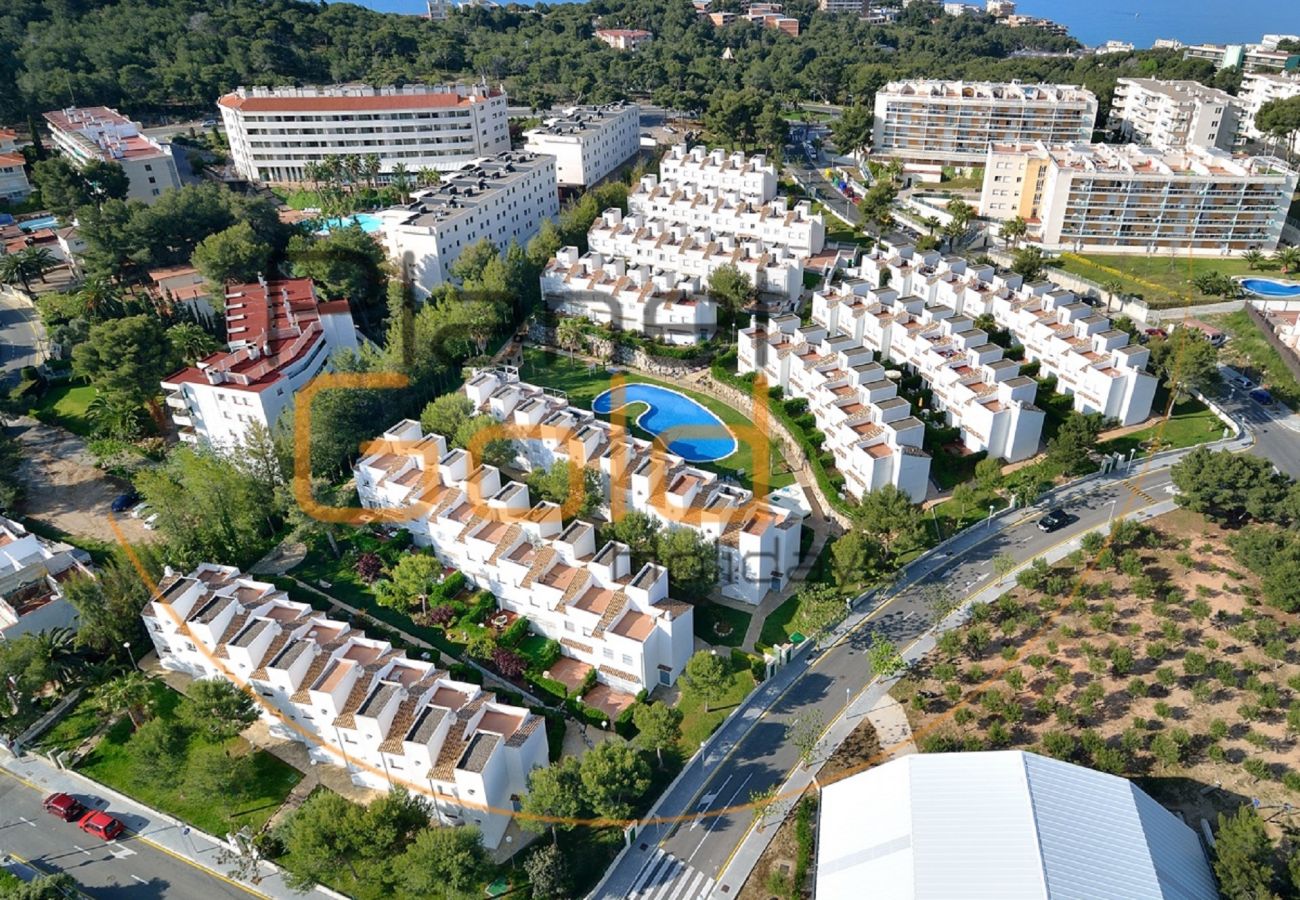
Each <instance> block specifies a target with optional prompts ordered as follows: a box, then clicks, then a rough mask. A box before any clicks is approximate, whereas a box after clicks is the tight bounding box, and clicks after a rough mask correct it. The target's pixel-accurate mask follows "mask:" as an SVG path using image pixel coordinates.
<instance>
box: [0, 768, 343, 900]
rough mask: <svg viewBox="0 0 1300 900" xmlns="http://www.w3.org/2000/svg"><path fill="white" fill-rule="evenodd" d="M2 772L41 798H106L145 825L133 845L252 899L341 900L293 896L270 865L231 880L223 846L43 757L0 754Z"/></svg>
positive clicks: (321, 893)
mask: <svg viewBox="0 0 1300 900" xmlns="http://www.w3.org/2000/svg"><path fill="white" fill-rule="evenodd" d="M0 766H3V767H4V769H5V770H6V771H8V772H9V773H11V774H12V775H14V776H15V777H17V778H18V779H19V780H21V781H23V782H24V783H25V784H27V785H28V786H29V787H32V788H34V789H36V790H38V791H41V792H42V793H47V794H49V793H55V792H57V791H64V792H67V793H73V794H92V795H95V796H100V797H107V798H108V799H109V801H110V805H111V808H112V810H113V813H114V814H115V815H117V816H118V817H119V818H122V819H123V820H124V821H128V822H131V823H133V824H134V823H136V822H139V823H143V824H141V825H139V826H137V827H136V829H135V830H134V832H130V831H129V832H128V833H133V835H134V837H135V839H136V840H140V841H143V842H144V843H146V844H148V845H150V846H151V847H153V848H154V849H156V850H160V851H162V852H163V853H166V854H167V855H168V856H171V857H174V858H175V859H176V860H177V861H178V862H180V863H183V864H185V865H190V866H195V867H196V868H199V869H204V870H206V871H207V872H208V874H210V875H211V876H212V877H214V878H219V879H221V880H222V881H224V882H226V883H227V884H231V885H234V886H236V887H239V888H240V889H242V890H244V891H247V892H248V893H250V894H253V895H254V896H258V897H272V898H277V900H279V898H283V900H293V898H300V897H308V898H313V900H327V898H333V900H339V898H340V897H342V895H341V894H337V893H335V892H334V891H331V890H329V889H327V888H321V887H317V888H316V889H314V890H312V891H309V892H307V893H299V892H298V891H294V890H292V889H291V888H290V887H289V886H288V885H287V884H286V883H285V881H284V876H283V875H282V873H281V872H280V869H279V867H278V866H275V865H273V864H272V863H269V862H263V863H261V864H260V865H259V867H258V870H259V873H260V875H261V878H260V880H259V881H258V883H257V884H253V883H252V882H249V881H246V880H244V879H240V878H234V877H232V876H230V875H229V874H227V870H228V869H229V867H228V866H222V865H221V864H220V863H218V862H217V855H218V852H219V851H220V850H221V849H223V848H224V847H225V846H226V845H225V842H224V841H221V840H218V839H217V838H215V837H213V836H212V835H208V834H204V833H203V832H201V831H199V830H198V829H196V828H191V827H190V826H187V825H185V824H184V823H182V822H180V821H178V820H176V819H173V818H172V817H171V816H168V815H166V814H165V813H161V812H159V811H157V810H155V809H151V808H149V807H147V806H144V805H142V804H140V803H137V802H135V801H134V800H132V799H131V798H129V797H127V796H124V795H123V794H119V793H118V792H117V791H114V790H112V789H111V788H108V787H105V786H104V785H102V784H100V783H99V782H97V781H93V780H92V779H90V778H86V777H85V776H84V775H78V774H77V773H76V772H73V771H71V770H68V769H59V768H56V767H55V766H54V765H52V764H51V763H49V762H47V761H46V760H45V759H44V758H43V757H40V756H35V755H31V754H29V755H26V756H23V757H12V756H10V755H9V754H8V753H7V752H6V751H4V750H0Z"/></svg>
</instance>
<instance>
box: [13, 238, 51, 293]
mask: <svg viewBox="0 0 1300 900" xmlns="http://www.w3.org/2000/svg"><path fill="white" fill-rule="evenodd" d="M18 256H19V258H20V259H22V260H23V263H24V264H25V265H26V266H27V271H28V272H29V273H30V274H32V275H35V276H36V277H37V278H39V279H40V280H41V284H45V283H46V282H45V273H46V272H48V271H50V269H53V268H55V267H56V266H58V265H59V258H58V257H57V256H55V255H54V254H53V253H51V252H50V251H49V249H48V248H45V247H28V248H27V249H26V250H21V251H19V253H18Z"/></svg>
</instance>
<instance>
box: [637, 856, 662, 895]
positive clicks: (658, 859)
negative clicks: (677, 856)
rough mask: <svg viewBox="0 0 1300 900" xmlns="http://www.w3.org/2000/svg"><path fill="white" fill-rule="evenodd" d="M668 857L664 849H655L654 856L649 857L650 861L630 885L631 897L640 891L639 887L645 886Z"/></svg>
mask: <svg viewBox="0 0 1300 900" xmlns="http://www.w3.org/2000/svg"><path fill="white" fill-rule="evenodd" d="M669 858H670V857H669V856H668V854H667V853H664V851H662V850H655V855H654V858H653V859H651V861H650V863H649V864H648V865H647V866H646V867H645V869H644V870H643V871H642V872H641V874H640V875H639V876H638V877H637V880H636V883H635V884H633V885H632V893H631V895H632V896H633V897H635V896H637V895H638V894H640V892H641V888H642V887H644V886H645V885H646V884H647V883H648V882H649V881H650V879H651V878H652V877H654V874H655V872H656V871H658V869H659V867H660V866H662V865H663V863H664V860H666V859H669Z"/></svg>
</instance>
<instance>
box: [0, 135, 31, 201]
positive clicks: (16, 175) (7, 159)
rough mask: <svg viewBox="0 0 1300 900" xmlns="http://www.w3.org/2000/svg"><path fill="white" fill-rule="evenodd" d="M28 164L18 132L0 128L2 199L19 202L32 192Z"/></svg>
mask: <svg viewBox="0 0 1300 900" xmlns="http://www.w3.org/2000/svg"><path fill="white" fill-rule="evenodd" d="M26 165H27V160H26V158H24V157H23V155H22V153H21V152H19V150H18V133H17V132H15V131H12V130H10V129H8V128H0V200H9V201H12V202H18V201H21V200H23V199H24V198H25V197H27V195H28V194H30V193H31V192H32V184H31V182H30V181H28V180H27V169H26V168H25V166H26Z"/></svg>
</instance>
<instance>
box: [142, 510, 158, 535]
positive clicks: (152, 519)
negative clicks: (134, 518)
mask: <svg viewBox="0 0 1300 900" xmlns="http://www.w3.org/2000/svg"><path fill="white" fill-rule="evenodd" d="M144 527H145V528H147V529H148V530H149V531H153V530H154V529H155V528H157V527H158V514H157V513H154V514H153V515H151V516H149V518H147V519H145V520H144Z"/></svg>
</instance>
